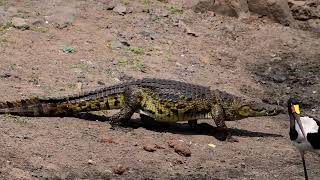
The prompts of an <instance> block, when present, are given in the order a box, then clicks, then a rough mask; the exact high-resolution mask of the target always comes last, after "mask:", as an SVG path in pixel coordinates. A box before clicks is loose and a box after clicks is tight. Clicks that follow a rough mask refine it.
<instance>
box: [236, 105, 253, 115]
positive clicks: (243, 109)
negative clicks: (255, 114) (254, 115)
mask: <svg viewBox="0 0 320 180" xmlns="http://www.w3.org/2000/svg"><path fill="white" fill-rule="evenodd" d="M250 111H251V109H250V107H249V106H242V107H241V108H240V109H239V114H240V115H241V116H244V117H247V116H249V115H250Z"/></svg>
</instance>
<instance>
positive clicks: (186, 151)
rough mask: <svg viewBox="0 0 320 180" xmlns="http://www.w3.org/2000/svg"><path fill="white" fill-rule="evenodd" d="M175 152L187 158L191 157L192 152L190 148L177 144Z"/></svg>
mask: <svg viewBox="0 0 320 180" xmlns="http://www.w3.org/2000/svg"><path fill="white" fill-rule="evenodd" d="M174 151H175V152H176V153H178V154H179V155H181V156H185V157H189V156H191V151H190V149H189V147H187V146H186V145H185V144H176V145H175V146H174Z"/></svg>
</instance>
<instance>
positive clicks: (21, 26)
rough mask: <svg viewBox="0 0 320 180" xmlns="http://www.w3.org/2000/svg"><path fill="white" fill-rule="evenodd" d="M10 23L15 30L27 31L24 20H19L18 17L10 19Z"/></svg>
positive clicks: (27, 26) (27, 27)
mask: <svg viewBox="0 0 320 180" xmlns="http://www.w3.org/2000/svg"><path fill="white" fill-rule="evenodd" d="M11 23H12V25H13V26H14V27H15V28H18V29H29V28H30V27H29V25H28V23H27V22H26V20H25V19H22V18H19V17H14V18H12V20H11Z"/></svg>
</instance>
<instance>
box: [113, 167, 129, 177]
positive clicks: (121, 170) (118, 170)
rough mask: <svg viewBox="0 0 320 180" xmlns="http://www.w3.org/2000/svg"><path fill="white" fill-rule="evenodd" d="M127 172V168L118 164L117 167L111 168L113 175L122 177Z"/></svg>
mask: <svg viewBox="0 0 320 180" xmlns="http://www.w3.org/2000/svg"><path fill="white" fill-rule="evenodd" d="M127 170H128V168H127V167H124V166H123V165H120V164H119V165H118V166H117V167H114V168H113V173H115V174H118V175H122V174H123V173H124V172H126V171H127Z"/></svg>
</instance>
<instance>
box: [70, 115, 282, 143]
mask: <svg viewBox="0 0 320 180" xmlns="http://www.w3.org/2000/svg"><path fill="white" fill-rule="evenodd" d="M74 117H76V118H79V119H84V120H88V121H100V122H106V121H109V118H108V117H105V116H99V115H95V114H91V113H81V114H78V115H75V116H74ZM140 127H144V128H146V129H148V130H151V131H156V132H170V133H173V134H185V135H208V136H214V137H215V138H216V139H218V140H220V141H223V140H225V139H221V132H219V131H218V130H217V128H216V127H214V126H212V125H210V124H208V123H201V124H198V125H197V127H196V128H192V127H191V126H190V125H189V124H188V123H175V124H164V123H159V122H156V121H152V122H150V123H142V122H141V120H140V119H139V118H138V119H131V120H130V121H129V122H128V123H127V124H126V126H125V127H118V128H116V129H119V130H124V131H130V129H131V130H132V129H136V128H140ZM229 130H230V132H231V133H232V135H233V136H241V137H283V136H282V135H280V134H273V133H264V132H256V131H248V130H244V129H238V128H229Z"/></svg>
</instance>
